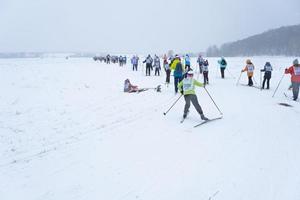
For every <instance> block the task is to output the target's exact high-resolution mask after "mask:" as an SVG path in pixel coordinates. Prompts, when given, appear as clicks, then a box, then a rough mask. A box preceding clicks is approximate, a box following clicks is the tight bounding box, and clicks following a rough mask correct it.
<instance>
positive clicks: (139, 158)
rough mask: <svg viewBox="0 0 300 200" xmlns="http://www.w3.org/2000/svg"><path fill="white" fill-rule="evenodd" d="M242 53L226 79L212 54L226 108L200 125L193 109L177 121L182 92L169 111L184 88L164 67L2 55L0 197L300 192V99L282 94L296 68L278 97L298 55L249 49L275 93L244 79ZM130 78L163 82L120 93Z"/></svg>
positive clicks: (44, 199)
mask: <svg viewBox="0 0 300 200" xmlns="http://www.w3.org/2000/svg"><path fill="white" fill-rule="evenodd" d="M245 59H246V58H228V63H229V66H228V70H229V71H226V79H225V80H223V79H221V78H220V73H219V71H218V66H217V64H216V61H217V58H211V59H209V63H210V72H209V78H210V85H208V86H207V89H208V91H209V92H210V94H211V95H212V97H213V98H214V100H215V102H216V103H217V105H218V106H219V108H220V109H221V111H222V112H223V114H224V117H223V119H222V120H218V121H214V122H210V123H207V124H205V125H203V126H201V127H198V128H193V126H194V125H195V124H197V123H199V122H200V121H201V120H200V117H199V116H198V114H197V113H196V111H195V109H194V108H193V107H191V109H190V115H189V116H188V118H187V119H186V121H185V122H184V123H183V124H180V123H179V121H180V120H181V116H182V114H183V106H184V100H183V99H181V100H180V101H179V102H178V104H176V105H175V106H174V108H173V109H172V110H171V111H170V112H169V113H168V114H167V115H166V116H164V115H163V112H165V111H166V110H167V109H168V108H169V106H171V104H172V103H173V102H174V101H175V100H176V99H177V98H178V97H179V95H178V94H177V95H175V94H174V87H173V85H172V84H171V85H170V86H169V87H166V86H165V85H164V84H163V83H164V79H165V74H164V72H163V75H162V76H160V77H154V76H151V77H146V76H145V75H144V74H145V73H144V70H141V67H140V68H139V71H138V72H132V71H131V66H130V65H129V64H128V65H127V66H124V67H119V66H118V65H114V64H111V65H106V64H104V63H99V62H94V61H93V60H92V59H91V58H90V59H88V58H80V59H75V58H74V59H73V58H71V59H68V60H66V59H62V58H44V59H1V60H0V75H1V78H0V88H1V90H0V91H1V95H0V199H1V200H19V199H26V200H27V199H28V200H62V199H72V200H76V199H80V200H91V199H103V200H108V199H109V200H121V199H122V200H132V199H143V200H167V199H168V200H171V199H172V200H182V199H188V200H199V199H205V200H208V199H210V200H217V199H220V200H221V199H222V200H232V199H243V200H253V199H255V200H266V199H272V200H283V199H300V191H299V188H300V171H299V166H300V156H299V152H300V131H299V130H300V122H299V119H300V103H299V102H293V101H290V100H288V99H287V98H286V97H285V96H284V95H283V93H284V92H286V93H287V94H289V95H291V92H290V91H288V90H287V88H288V86H289V84H290V76H289V75H286V76H285V77H284V79H283V81H282V83H281V86H280V87H279V89H278V92H277V94H276V96H275V97H274V98H272V95H273V92H274V90H275V88H276V86H277V84H278V81H279V80H280V78H281V77H282V75H283V71H284V68H285V67H288V66H290V65H291V63H292V61H293V59H294V58H286V57H255V58H253V59H252V61H253V63H254V65H255V66H256V71H255V81H256V82H257V83H258V84H259V82H260V76H259V74H260V72H259V70H258V69H261V68H262V67H263V65H264V63H265V62H266V61H270V62H271V64H272V65H273V67H274V72H273V77H272V79H271V89H270V90H269V91H267V90H263V91H261V90H259V89H256V88H254V87H253V88H249V87H245V86H241V85H239V86H236V82H237V78H238V77H239V75H240V70H241V69H242V67H243V66H244V62H245ZM195 63H196V62H195V59H194V60H193V63H192V64H193V66H195ZM229 72H230V74H229ZM152 73H153V72H152ZM152 75H153V74H152ZM233 76H234V77H233ZM195 77H196V78H197V75H195ZM126 78H129V79H130V80H131V82H132V83H134V84H137V85H139V86H140V87H155V86H157V85H158V84H162V92H161V93H157V92H155V91H154V90H149V91H146V92H143V93H140V94H126V93H123V81H124V80H125V79H126ZM199 79H200V80H202V77H201V76H200V77H199ZM240 82H241V83H244V84H246V83H247V77H246V73H244V74H243V75H242V77H241V80H240ZM172 83H173V80H172ZM197 96H198V99H199V102H200V104H201V106H202V108H203V110H204V112H205V114H206V115H207V116H208V117H215V116H218V115H219V111H218V110H217V109H216V107H215V106H214V104H213V103H212V101H211V100H210V98H209V96H208V95H207V93H206V92H205V91H204V90H203V88H197ZM278 103H288V104H291V105H292V106H293V107H284V106H280V105H278Z"/></svg>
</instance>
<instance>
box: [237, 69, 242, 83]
mask: <svg viewBox="0 0 300 200" xmlns="http://www.w3.org/2000/svg"><path fill="white" fill-rule="evenodd" d="M242 73H243V72H241V74H240V76H239V78H238V80H237V82H236V85H238V84H239V83H240V79H241V76H242Z"/></svg>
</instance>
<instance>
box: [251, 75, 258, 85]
mask: <svg viewBox="0 0 300 200" xmlns="http://www.w3.org/2000/svg"><path fill="white" fill-rule="evenodd" d="M252 77H253V81H254V83H255V85H257V82H256V80H255V78H254V76H252Z"/></svg>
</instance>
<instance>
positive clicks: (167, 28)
mask: <svg viewBox="0 0 300 200" xmlns="http://www.w3.org/2000/svg"><path fill="white" fill-rule="evenodd" d="M295 24H300V0H249V1H244V0H227V1H226V0H206V1H203V0H0V52H19V51H30V52H33V51H38V52H41V51H47V52H69V51H79V52H112V53H148V52H150V53H162V52H166V51H167V50H169V49H173V50H174V51H175V52H199V51H205V50H206V48H207V47H208V46H209V45H213V44H216V45H220V44H222V43H225V42H230V41H235V40H238V39H243V38H245V37H248V36H251V35H253V34H258V33H261V32H264V31H266V30H269V29H272V28H278V27H281V26H285V25H295Z"/></svg>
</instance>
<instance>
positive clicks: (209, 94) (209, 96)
mask: <svg viewBox="0 0 300 200" xmlns="http://www.w3.org/2000/svg"><path fill="white" fill-rule="evenodd" d="M204 89H205V91H206V92H207V94H208V96H209V97H210V99H211V100H212V102H213V103H214V104H215V106H216V108H217V109H218V111H219V112H220V114H221V115H223V113H222V112H221V110H220V109H219V107H218V106H217V104H216V102H215V101H214V99H213V98H212V97H211V96H210V94H209V92H208V91H207V89H206V87H204Z"/></svg>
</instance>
